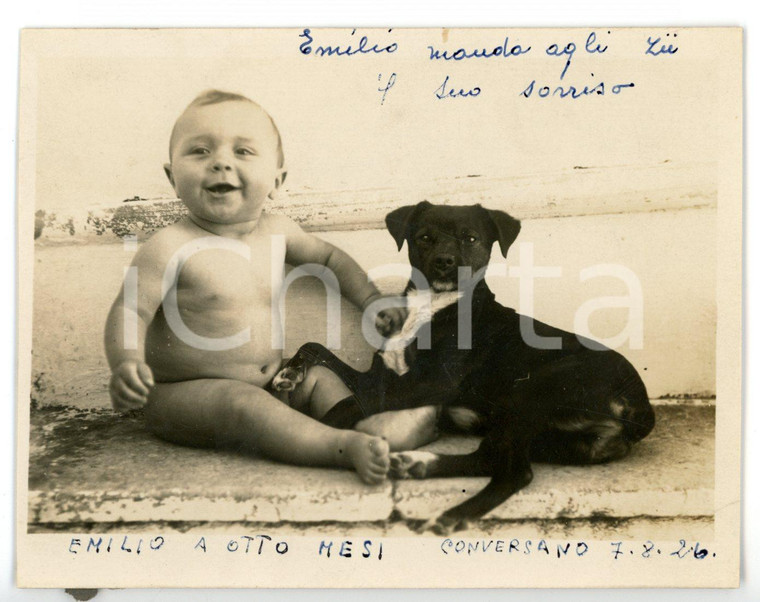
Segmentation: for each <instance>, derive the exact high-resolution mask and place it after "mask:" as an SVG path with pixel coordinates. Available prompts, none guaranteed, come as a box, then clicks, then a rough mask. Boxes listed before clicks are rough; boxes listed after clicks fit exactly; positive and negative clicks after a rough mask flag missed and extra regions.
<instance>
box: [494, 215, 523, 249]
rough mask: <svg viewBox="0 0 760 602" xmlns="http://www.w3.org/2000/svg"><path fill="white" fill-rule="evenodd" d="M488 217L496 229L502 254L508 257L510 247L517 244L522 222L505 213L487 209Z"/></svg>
mask: <svg viewBox="0 0 760 602" xmlns="http://www.w3.org/2000/svg"><path fill="white" fill-rule="evenodd" d="M486 211H487V212H488V217H489V218H490V220H491V223H492V224H493V226H494V228H495V229H496V240H498V241H499V248H500V249H501V254H502V255H503V256H504V257H506V256H507V251H508V250H509V247H511V246H512V243H513V242H515V239H516V238H517V235H518V234H519V233H520V220H517V219H515V218H514V217H512V216H511V215H509V214H508V213H505V212H504V211H497V210H495V209H486Z"/></svg>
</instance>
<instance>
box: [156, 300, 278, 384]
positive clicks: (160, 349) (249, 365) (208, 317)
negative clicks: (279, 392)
mask: <svg viewBox="0 0 760 602" xmlns="http://www.w3.org/2000/svg"><path fill="white" fill-rule="evenodd" d="M262 313H264V316H262V315H261V314H262ZM263 317H266V320H264V319H263ZM169 321H171V319H170V320H169ZM183 324H184V325H185V326H186V327H187V329H188V331H189V332H190V333H193V334H195V335H197V337H192V336H187V335H186V334H185V335H183V332H182V331H181V329H177V328H172V327H171V326H170V324H169V323H168V321H167V319H166V316H165V315H164V312H163V311H162V310H159V312H158V314H157V315H156V318H155V319H154V320H153V322H152V323H151V325H150V327H149V328H148V333H147V337H146V341H145V357H146V361H147V362H148V365H149V366H150V367H151V369H152V370H153V374H154V377H155V379H156V381H157V382H177V381H185V380H195V379H199V378H227V379H232V380H240V381H244V382H247V383H250V384H253V385H257V386H259V387H263V386H265V385H266V384H268V383H269V382H270V381H271V380H272V378H274V376H275V374H277V372H278V370H279V369H280V366H281V363H282V350H281V349H277V348H276V347H277V345H276V342H275V341H273V340H272V336H271V333H272V327H271V318H270V317H269V310H268V308H267V309H266V311H265V312H253V313H252V312H251V311H250V309H249V310H248V311H243V310H242V309H240V308H237V309H232V310H226V311H220V310H218V309H217V310H208V309H207V310H204V311H203V312H202V313H201V312H199V313H198V314H196V315H193V313H192V312H183ZM245 331H248V332H249V336H248V337H244V338H248V339H249V340H248V341H247V342H242V344H237V342H238V341H236V340H235V339H234V338H233V335H235V334H236V333H239V332H245ZM224 340H227V341H228V343H223V342H222V344H221V345H220V344H219V342H220V341H224ZM206 343H210V344H206ZM215 347H217V348H215ZM218 347H222V348H218Z"/></svg>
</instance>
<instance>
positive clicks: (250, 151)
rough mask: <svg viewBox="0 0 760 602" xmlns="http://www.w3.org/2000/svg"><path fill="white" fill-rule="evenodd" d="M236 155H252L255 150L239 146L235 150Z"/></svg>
mask: <svg viewBox="0 0 760 602" xmlns="http://www.w3.org/2000/svg"><path fill="white" fill-rule="evenodd" d="M235 152H236V153H237V154H238V155H248V156H254V155H255V154H256V151H255V150H253V149H252V148H248V147H245V146H243V147H241V148H239V149H237V150H236V151H235Z"/></svg>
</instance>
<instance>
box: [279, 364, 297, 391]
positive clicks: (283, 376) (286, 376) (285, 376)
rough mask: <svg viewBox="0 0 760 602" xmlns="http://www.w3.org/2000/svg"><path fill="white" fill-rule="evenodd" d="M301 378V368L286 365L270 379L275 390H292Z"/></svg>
mask: <svg viewBox="0 0 760 602" xmlns="http://www.w3.org/2000/svg"><path fill="white" fill-rule="evenodd" d="M303 379H304V374H303V370H300V369H298V368H292V367H289V366H286V367H285V368H283V369H282V370H280V371H279V372H278V373H277V375H276V376H275V377H274V378H273V379H272V388H273V389H274V390H275V391H293V390H294V389H295V388H296V387H297V386H298V385H299V384H301V382H303Z"/></svg>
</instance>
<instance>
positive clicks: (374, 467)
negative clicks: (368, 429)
mask: <svg viewBox="0 0 760 602" xmlns="http://www.w3.org/2000/svg"><path fill="white" fill-rule="evenodd" d="M346 434H347V435H348V436H347V438H346V446H345V449H344V453H346V454H347V455H348V460H349V461H350V463H351V464H352V465H353V467H354V468H355V469H356V472H357V473H358V474H359V477H360V478H361V479H362V481H364V482H365V483H369V484H371V485H375V484H377V483H381V482H382V481H383V480H384V479H385V477H386V476H387V474H388V469H389V468H390V457H389V453H388V452H389V451H390V449H389V447H388V442H387V441H385V440H384V439H381V438H380V437H372V436H370V435H365V434H364V433H357V432H356V431H347V433H346Z"/></svg>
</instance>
